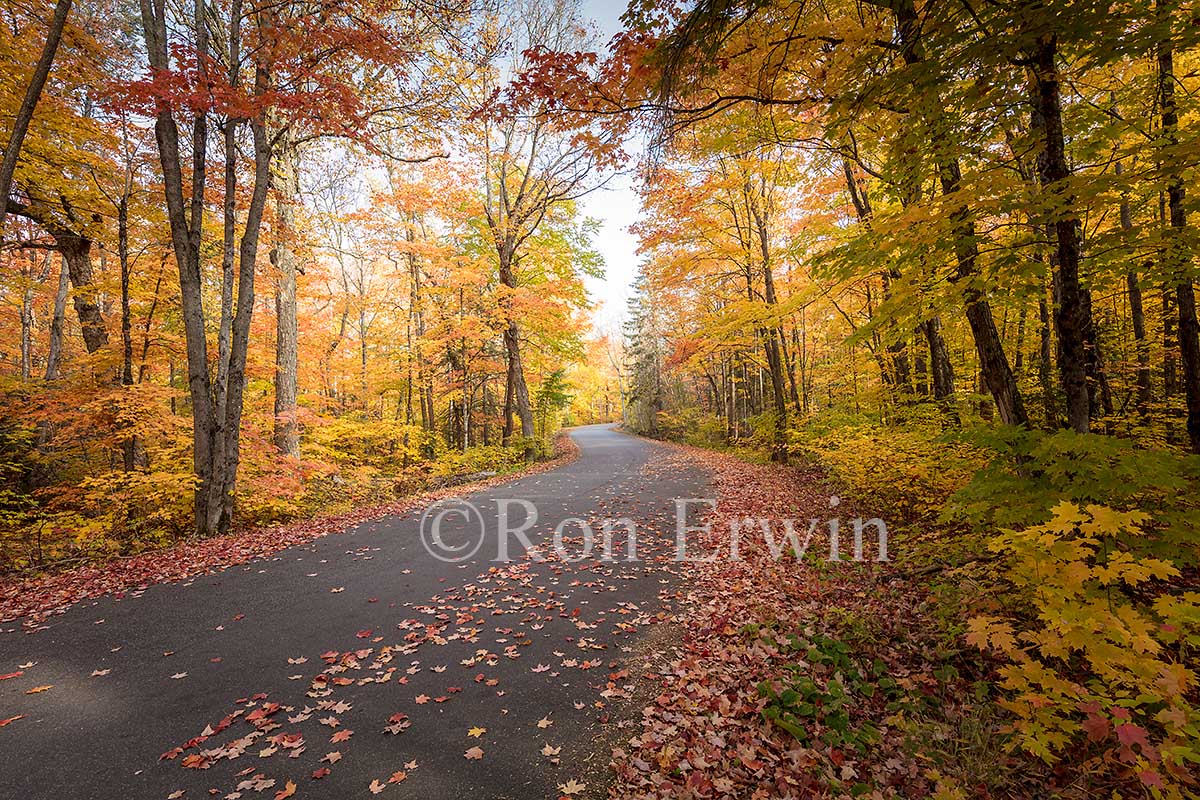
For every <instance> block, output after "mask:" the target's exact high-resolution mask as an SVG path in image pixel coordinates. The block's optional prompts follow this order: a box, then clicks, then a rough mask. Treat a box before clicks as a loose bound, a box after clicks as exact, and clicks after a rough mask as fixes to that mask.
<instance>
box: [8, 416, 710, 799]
mask: <svg viewBox="0 0 1200 800" xmlns="http://www.w3.org/2000/svg"><path fill="white" fill-rule="evenodd" d="M573 436H574V438H575V440H576V442H577V443H578V445H579V447H580V450H581V452H580V456H579V458H578V459H576V460H575V461H574V462H572V463H570V464H568V465H566V466H563V467H560V468H558V469H554V470H552V471H549V472H544V473H541V474H536V475H531V476H528V477H525V478H522V479H520V480H516V481H512V482H509V483H506V484H503V485H500V486H497V487H494V488H491V489H488V490H486V491H481V492H478V493H475V494H470V495H467V496H465V498H464V499H465V500H466V501H469V502H470V504H471V505H472V506H473V508H474V509H477V510H478V514H477V515H475V514H474V512H472V514H471V515H467V514H466V513H464V512H466V511H469V510H470V509H468V508H467V507H466V506H465V505H461V504H443V505H441V506H438V507H437V508H434V509H433V510H432V511H431V512H429V513H425V512H424V510H423V509H417V510H415V511H413V512H410V513H409V514H406V515H403V516H398V517H389V518H385V519H381V520H377V521H375V522H370V523H366V524H363V525H360V526H358V527H356V528H352V529H350V530H348V531H345V532H344V533H340V534H332V535H328V536H325V537H323V538H320V539H317V540H315V541H314V542H312V543H310V544H308V545H304V546H300V547H294V548H291V549H288V550H283V551H281V552H279V553H277V554H276V555H275V556H273V557H271V558H267V559H263V560H259V561H255V562H252V563H249V564H243V565H239V566H234V567H230V568H228V569H226V570H224V571H222V572H219V573H214V574H210V575H204V576H200V577H196V578H194V579H192V580H189V581H184V582H179V583H173V584H164V585H159V586H153V587H150V588H149V589H147V590H146V591H145V592H142V593H138V594H135V595H130V596H126V597H125V598H123V599H121V600H116V599H112V598H102V599H99V600H94V601H87V602H84V603H81V604H79V605H78V606H76V607H75V608H73V609H71V610H70V611H68V612H67V613H66V614H64V615H62V616H55V617H51V619H50V621H49V622H48V623H47V627H46V628H45V629H43V630H40V631H38V632H36V633H33V634H27V633H24V632H23V631H22V630H21V626H20V623H19V621H18V622H13V623H8V624H6V625H3V626H0V629H2V630H0V674H4V673H10V672H14V671H22V672H23V674H22V675H21V676H19V677H17V678H13V679H7V680H2V681H0V720H2V719H6V718H9V717H13V716H17V715H23V717H22V718H21V719H18V720H16V721H14V722H12V723H10V724H8V725H6V726H4V727H2V728H0V798H5V799H7V798H13V800H18V799H19V800H40V799H41V798H47V799H49V798H55V800H75V799H76V798H80V799H91V798H94V799H96V800H99V799H100V798H113V799H114V800H131V798H166V797H177V798H187V799H191V798H202V797H234V798H237V797H241V798H256V799H257V798H275V797H276V796H277V795H278V796H280V797H287V796H292V795H289V794H288V792H289V791H292V790H293V787H292V786H291V784H294V791H295V794H294V796H295V797H298V798H310V797H311V798H339V799H341V798H353V797H375V796H380V797H383V798H388V797H395V798H401V797H419V798H545V797H558V796H560V795H563V794H567V796H570V797H596V796H603V795H604V793H605V789H606V783H607V781H608V774H607V771H606V769H605V765H606V764H607V762H608V758H609V748H610V746H611V745H612V744H614V743H616V742H617V741H618V738H619V737H622V736H624V737H627V736H628V735H630V734H632V733H634V732H636V729H635V724H636V721H637V719H638V711H639V708H640V705H641V700H640V698H639V697H638V696H637V690H636V689H635V679H636V678H637V676H638V675H639V674H641V673H643V672H645V671H647V669H649V667H648V666H647V665H648V661H647V659H648V658H649V657H650V655H649V654H651V653H653V652H654V651H656V650H658V649H659V648H660V647H661V646H662V645H663V644H664V643H666V642H669V641H670V638H671V636H672V633H673V631H672V625H671V622H670V614H669V609H670V608H671V606H672V604H673V603H674V602H675V601H676V595H677V592H678V590H679V587H678V586H677V582H676V565H675V564H674V563H672V559H671V556H672V555H673V553H674V550H675V533H676V513H677V504H676V499H677V498H700V497H704V496H705V495H706V492H707V491H708V489H707V482H706V478H705V476H704V475H703V474H702V473H701V472H700V471H699V470H697V469H696V468H694V467H690V466H688V465H686V464H685V463H683V462H681V461H679V460H677V459H671V458H669V457H668V454H666V453H665V452H664V451H663V450H662V449H661V448H660V447H659V446H657V445H654V444H652V443H648V442H645V441H642V440H639V439H635V438H633V437H630V436H626V435H624V434H622V433H620V432H617V431H614V430H612V429H611V427H608V426H591V427H586V428H580V429H577V430H576V431H574V432H573ZM530 507H533V508H536V513H537V521H536V523H534V524H533V525H531V526H530V527H529V528H528V530H527V531H525V532H524V535H525V536H526V537H527V538H528V539H529V541H530V542H531V543H532V544H533V545H534V550H535V552H536V553H537V557H535V556H534V555H532V554H530V553H529V552H527V551H526V550H525V547H524V545H523V544H522V542H521V539H520V536H518V535H516V534H514V533H511V530H512V529H516V528H521V527H523V523H524V522H525V521H526V514H527V511H528V509H529V508H530ZM441 512H445V513H441ZM423 515H424V522H422V517H423ZM439 515H440V522H439V523H438V526H437V528H436V530H435V525H434V520H436V519H438V518H439ZM621 517H626V518H628V519H629V520H631V521H632V522H633V523H634V526H635V529H636V535H637V553H636V555H637V558H636V559H635V560H631V559H629V552H628V546H627V545H628V543H627V541H626V539H625V536H626V534H625V531H626V530H627V526H626V525H625V524H624V523H619V524H617V525H615V526H614V527H613V530H614V531H615V533H614V535H613V536H612V539H613V544H612V548H611V549H612V555H613V558H612V559H609V560H604V559H602V558H601V556H602V554H603V553H602V551H603V547H602V545H603V542H602V537H601V535H600V533H601V529H602V525H601V522H602V521H603V520H605V519H617V518H621ZM568 518H577V520H582V521H584V522H587V523H588V524H589V525H591V526H592V527H593V528H594V530H595V531H596V534H597V535H596V536H595V537H594V542H593V551H592V554H591V555H590V556H587V557H584V558H581V559H580V560H577V561H570V562H568V561H566V560H564V558H563V554H566V555H569V556H571V557H572V558H574V557H576V556H579V555H580V554H581V552H582V548H583V538H584V537H583V526H582V524H581V523H580V522H579V521H575V522H569V523H566V524H565V525H563V527H562V531H563V535H562V536H561V537H560V539H561V543H562V547H561V548H560V550H561V553H560V552H559V551H556V550H555V548H554V546H553V543H554V537H553V531H554V528H555V527H556V526H557V525H558V523H560V522H561V521H563V520H566V519H568ZM481 521H482V526H481ZM502 521H503V522H505V523H506V527H507V528H508V529H509V530H510V532H509V533H508V534H506V535H504V536H501V535H500V527H501V522H502ZM481 532H482V533H481ZM423 537H424V538H423ZM481 537H482V538H481ZM476 543H479V547H478V549H474V547H475V544H476ZM502 543H503V545H504V546H505V549H506V550H507V555H508V557H509V560H508V561H497V560H496V558H497V555H502V554H503V553H501V552H500V551H501V544H502ZM431 551H438V552H441V553H443V554H444V555H446V556H449V557H451V558H455V559H458V560H457V561H447V560H444V559H443V558H439V557H435V555H434V554H433V553H432V552H431ZM542 557H544V559H545V560H540V558H542ZM42 686H49V687H50V688H49V689H45V690H43V691H34V692H32V693H30V690H35V689H38V688H39V687H42ZM481 729H482V730H481ZM473 748H478V750H475V749H473ZM331 754H333V755H331ZM164 756H166V757H165V758H164ZM389 781H390V782H389Z"/></svg>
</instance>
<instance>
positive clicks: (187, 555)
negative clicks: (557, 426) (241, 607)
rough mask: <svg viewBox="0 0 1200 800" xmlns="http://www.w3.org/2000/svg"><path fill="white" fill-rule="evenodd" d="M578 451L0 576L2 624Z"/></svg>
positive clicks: (269, 550) (232, 559)
mask: <svg viewBox="0 0 1200 800" xmlns="http://www.w3.org/2000/svg"><path fill="white" fill-rule="evenodd" d="M578 454H579V448H578V446H577V445H576V444H575V443H574V442H573V441H572V440H571V437H570V436H567V435H565V434H563V435H559V436H558V437H556V438H555V440H554V457H553V458H551V459H549V460H547V461H543V462H539V463H536V464H533V465H530V466H529V467H527V468H525V469H522V470H520V471H517V472H510V473H506V474H503V475H497V476H495V477H491V478H487V479H485V480H481V481H478V482H475V483H471V484H466V485H458V486H449V487H445V488H442V489H437V490H434V491H431V492H424V493H421V494H416V495H412V496H410V497H405V498H402V499H400V500H396V501H394V502H391V503H385V504H382V505H373V506H369V507H365V508H357V509H354V510H353V511H349V512H345V513H341V514H331V515H327V516H320V517H315V518H309V519H303V520H299V521H297V522H294V523H291V524H287V525H278V526H270V527H262V528H254V529H251V530H246V531H237V532H235V533H231V534H228V535H226V536H214V537H211V538H207V539H191V540H187V541H183V542H179V543H177V544H175V545H173V546H171V547H167V548H164V549H161V550H154V551H151V552H148V553H142V554H140V555H137V556H134V557H131V558H121V559H114V560H112V561H109V562H105V563H100V564H88V565H85V566H81V567H77V568H75V569H71V570H67V571H65V572H60V573H56V574H48V575H39V576H35V577H32V578H10V579H7V580H0V622H10V621H12V620H16V619H21V618H25V619H24V621H23V623H22V624H23V625H24V627H25V628H26V630H28V631H30V632H33V631H36V630H38V629H39V628H40V627H41V626H42V623H44V622H45V620H46V618H47V617H50V616H52V615H55V614H61V613H63V612H64V611H66V610H67V609H68V608H70V607H71V606H72V605H74V604H75V603H78V602H80V601H83V600H88V599H92V598H96V597H102V596H104V595H114V596H116V597H118V598H120V597H121V596H123V595H124V594H126V593H129V592H140V591H143V590H145V589H146V588H147V587H148V586H151V585H153V584H156V583H167V582H171V581H179V580H184V579H186V578H191V577H195V576H197V575H203V574H205V573H208V572H212V571H215V570H221V569H225V568H227V567H231V566H234V565H236V564H245V563H247V562H249V561H253V560H254V559H257V558H265V557H267V556H270V555H272V554H274V553H277V552H279V551H280V550H284V549H286V548H288V547H293V546H295V545H299V544H304V543H306V542H310V541H312V540H314V539H317V538H319V537H322V536H325V535H327V534H331V533H344V532H345V531H346V530H348V529H350V528H352V527H353V526H355V525H359V524H361V523H364V522H368V521H371V520H375V519H379V518H381V517H386V516H392V515H396V514H403V513H405V512H407V511H410V510H412V509H413V508H416V507H418V506H421V505H422V504H426V503H429V502H431V501H433V500H437V499H440V498H442V497H447V496H450V495H454V494H461V493H462V492H464V491H471V490H475V489H482V488H485V487H487V486H493V485H496V484H499V483H503V482H505V481H510V480H513V479H515V478H518V477H522V476H525V475H532V474H535V473H539V472H545V471H547V470H550V469H554V468H556V467H558V466H561V465H563V464H566V463H568V462H570V461H572V460H573V459H574V458H575V457H576V456H577V455H578Z"/></svg>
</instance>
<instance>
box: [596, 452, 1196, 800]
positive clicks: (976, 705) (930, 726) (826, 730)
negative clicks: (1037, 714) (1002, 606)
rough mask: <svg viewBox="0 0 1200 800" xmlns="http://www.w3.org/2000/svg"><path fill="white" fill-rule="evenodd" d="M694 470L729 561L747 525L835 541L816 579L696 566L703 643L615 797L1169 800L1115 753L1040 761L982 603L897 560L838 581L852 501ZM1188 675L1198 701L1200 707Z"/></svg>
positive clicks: (809, 471) (746, 541)
mask: <svg viewBox="0 0 1200 800" xmlns="http://www.w3.org/2000/svg"><path fill="white" fill-rule="evenodd" d="M684 453H685V454H686V457H688V458H697V459H701V460H703V461H704V462H705V463H706V464H707V465H708V466H709V468H710V469H711V470H712V473H713V485H714V488H715V491H716V497H717V498H718V507H717V509H716V511H715V512H714V513H713V514H712V515H711V516H710V517H709V519H708V522H709V523H710V524H711V531H712V532H711V534H709V538H710V541H709V542H708V546H709V549H710V550H711V549H712V548H716V547H723V548H726V550H727V548H728V531H729V526H730V523H731V521H733V520H736V519H741V518H744V517H754V518H759V517H775V518H794V519H798V520H801V521H802V524H800V525H799V526H798V529H799V530H800V531H801V533H803V530H804V528H805V524H804V523H806V522H807V521H808V520H809V519H811V518H815V519H819V520H820V521H821V525H822V527H820V528H818V529H817V534H816V535H815V536H814V537H813V539H812V541H811V543H810V546H809V548H808V552H807V554H806V556H805V557H804V558H803V559H802V560H801V561H799V562H798V561H797V560H796V559H795V558H792V557H790V556H788V555H784V557H783V558H781V559H778V560H776V559H774V558H772V555H771V553H770V552H769V550H768V548H767V546H766V545H765V544H764V541H763V538H762V537H761V536H758V537H755V536H745V535H743V536H742V537H741V538H740V541H739V550H740V553H741V556H742V560H740V561H730V560H729V559H727V558H720V559H718V560H716V561H714V562H711V563H700V562H691V563H686V564H684V565H683V567H684V572H683V585H685V586H688V587H690V593H689V595H688V596H687V597H686V598H684V599H683V601H682V602H681V603H680V607H681V609H682V612H683V614H684V615H685V618H684V622H683V627H684V630H686V631H687V635H686V637H685V640H684V642H683V643H682V645H681V646H680V648H679V651H678V654H677V657H676V659H675V660H674V661H673V662H672V663H671V665H670V667H669V668H667V669H664V670H663V672H662V674H661V675H660V676H658V678H659V680H660V681H661V686H660V687H659V694H658V697H657V698H656V700H655V701H654V702H653V703H652V704H651V705H649V706H648V707H647V708H646V709H645V710H644V712H643V730H642V732H641V733H640V735H638V736H637V737H635V738H633V739H632V740H631V741H630V743H629V746H628V747H627V748H624V749H617V750H615V751H614V758H613V766H614V768H615V770H616V772H617V776H618V783H617V785H616V786H615V787H614V788H613V790H612V792H611V796H612V797H620V798H627V797H629V798H664V797H671V798H720V797H747V798H767V797H772V798H774V797H784V798H786V797H812V796H820V797H824V796H849V797H928V796H934V797H941V798H965V797H996V796H1014V797H1035V796H1036V797H1048V796H1061V797H1087V796H1094V795H1093V794H1092V793H1093V792H1095V791H1104V792H1105V793H1107V792H1108V791H1110V790H1114V789H1119V788H1121V787H1123V788H1124V789H1129V788H1130V787H1134V788H1136V789H1139V790H1141V791H1146V790H1149V789H1151V788H1153V787H1152V786H1150V785H1148V784H1146V782H1145V780H1144V778H1142V779H1140V778H1139V776H1138V774H1136V764H1135V762H1136V759H1127V760H1126V761H1125V762H1121V761H1120V759H1121V752H1125V753H1126V755H1128V754H1129V748H1128V747H1124V748H1123V749H1122V750H1121V751H1118V750H1117V749H1116V748H1115V746H1114V747H1113V748H1111V749H1110V748H1107V747H1106V745H1105V743H1104V742H1103V741H1102V739H1103V737H1095V738H1089V740H1088V741H1087V743H1086V745H1085V746H1084V747H1082V748H1078V749H1077V751H1076V753H1075V756H1074V757H1073V758H1072V759H1070V760H1069V761H1068V762H1062V761H1059V762H1058V763H1056V764H1047V763H1044V762H1043V761H1039V760H1037V759H1036V758H1035V757H1034V756H1033V755H1030V754H1028V753H1026V752H1023V751H1022V750H1021V748H1020V746H1019V737H1020V736H1021V735H1022V734H1023V730H1022V726H1021V721H1020V720H1019V719H1018V720H1017V724H1016V725H1015V726H1014V716H1015V715H1014V714H1012V713H1010V712H1011V710H1012V708H1013V707H1012V706H1011V704H1009V705H1008V706H1007V710H1006V709H1005V708H1002V706H1003V705H1004V704H1005V703H1006V702H1007V701H1006V698H1008V697H1011V696H1012V695H1011V692H1005V691H1003V690H1006V689H1009V688H1011V687H1009V686H1008V685H1007V684H1005V683H1004V681H1003V678H1004V676H1005V675H1007V674H1009V671H1006V670H1005V669H1004V668H1003V667H1002V664H999V663H997V662H995V661H992V660H991V656H990V655H987V654H983V653H981V652H980V651H979V649H977V648H976V647H974V646H972V645H971V644H969V643H968V641H967V637H966V636H965V635H964V634H965V631H966V628H965V626H966V624H967V617H968V616H969V615H970V614H971V613H972V609H975V608H977V607H978V603H977V602H975V601H972V602H968V603H963V604H961V605H956V606H953V607H952V605H951V604H950V603H947V602H946V601H945V599H944V598H943V599H939V597H937V596H936V594H937V592H940V591H943V589H944V588H945V587H944V585H939V584H936V583H933V584H931V583H930V576H929V575H928V574H922V576H921V578H920V581H921V582H922V583H923V585H917V581H915V580H912V579H911V578H912V575H913V573H911V572H910V573H905V571H904V570H905V568H904V558H905V556H904V553H903V552H896V547H897V545H896V544H893V551H892V553H891V556H892V558H893V564H891V565H877V564H873V563H870V562H869V561H868V562H861V563H855V562H853V561H848V560H847V561H844V562H843V563H840V564H835V563H828V562H827V561H826V558H827V557H828V546H829V545H828V535H827V533H826V534H825V535H824V536H822V532H823V531H825V530H827V529H826V528H825V527H824V526H825V525H826V521H827V520H828V519H830V518H832V517H839V518H840V519H841V520H842V525H843V530H845V529H846V528H847V527H849V526H848V524H847V520H850V519H853V518H854V517H855V516H858V515H859V511H856V510H854V509H853V508H852V507H849V508H848V506H849V505H850V504H848V503H846V502H845V501H844V500H843V501H842V503H841V505H840V506H839V507H838V508H837V509H836V510H831V508H830V496H831V495H833V494H837V493H838V492H837V491H836V490H835V488H834V487H833V486H831V485H830V483H829V481H828V479H827V478H826V476H825V475H824V474H822V472H821V471H820V470H819V469H817V468H815V467H812V466H811V465H810V466H805V467H800V468H780V467H778V466H767V465H757V464H750V463H746V462H744V461H742V460H739V459H737V458H735V457H733V456H729V455H723V454H716V453H713V452H711V451H706V450H700V449H697V448H686V450H685V451H684ZM862 516H864V517H869V516H872V515H871V514H869V513H863V514H862ZM843 538H845V537H843ZM901 544H903V542H902V543H901ZM844 547H845V543H844V542H843V548H844ZM706 552H707V550H706ZM872 555H873V553H868V555H867V558H868V559H869V558H871V557H872ZM843 558H846V556H845V553H843ZM918 574H920V573H919V571H918ZM906 575H907V576H908V579H906V577H905V576H906ZM931 587H932V588H931ZM975 588H976V590H977V591H978V592H979V593H980V594H981V595H983V594H986V593H987V592H988V591H990V590H988V589H987V588H986V587H983V586H982V585H981V584H976V585H975ZM980 599H981V598H976V601H978V600H980ZM1163 657H1164V658H1165V657H1166V656H1163ZM1053 666H1054V665H1053V664H1051V665H1050V667H1051V668H1053ZM998 667H1000V669H998ZM1181 673H1182V674H1183V675H1184V677H1182V678H1181V679H1180V680H1181V682H1182V683H1183V684H1184V686H1185V688H1184V689H1183V693H1184V694H1185V695H1186V694H1187V693H1188V692H1190V693H1191V695H1192V696H1194V692H1195V689H1194V686H1192V687H1190V688H1189V687H1188V686H1187V678H1186V674H1188V673H1185V672H1183V670H1182V667H1180V668H1179V669H1177V670H1176V672H1175V674H1177V675H1179V674H1181ZM997 677H999V680H996V684H997V685H998V686H999V688H997V685H993V683H992V681H993V680H994V679H996V678H997ZM1070 677H1071V678H1079V676H1078V675H1071V676H1070ZM1079 679H1080V682H1081V683H1082V682H1084V680H1083V679H1082V678H1079ZM1064 680H1065V679H1064ZM1106 690H1107V691H1109V692H1110V693H1112V688H1111V687H1107V686H1104V687H1101V688H1100V689H1098V690H1097V691H1101V692H1103V691H1106ZM1193 700H1194V697H1193ZM1049 702H1050V700H1047V703H1049ZM1181 704H1182V705H1184V706H1185V707H1186V702H1184V701H1182V700H1181V701H1179V702H1176V703H1175V704H1174V705H1173V706H1172V707H1173V708H1176V709H1177V708H1178V707H1179V706H1180V705H1181ZM1065 711H1066V712H1067V713H1070V712H1072V711H1075V709H1074V708H1073V707H1066V708H1065ZM1175 713H1177V714H1178V713H1185V712H1179V711H1176V712H1175ZM1092 716H1096V715H1095V713H1093V714H1092ZM1014 730H1015V731H1016V734H1014ZM1139 730H1140V729H1139ZM1139 754H1140V753H1139ZM1176 779H1177V780H1180V781H1183V782H1185V783H1186V781H1187V777H1186V775H1177V776H1176ZM1152 794H1155V795H1156V796H1157V792H1152ZM1175 796H1178V795H1175Z"/></svg>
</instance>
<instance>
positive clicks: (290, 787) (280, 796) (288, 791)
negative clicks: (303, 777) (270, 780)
mask: <svg viewBox="0 0 1200 800" xmlns="http://www.w3.org/2000/svg"><path fill="white" fill-rule="evenodd" d="M295 793H296V784H295V783H293V782H292V781H288V782H287V783H285V784H284V785H283V788H282V789H280V790H279V791H278V792H276V793H275V800H287V798H289V797H291V796H292V795H294V794H295Z"/></svg>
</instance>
